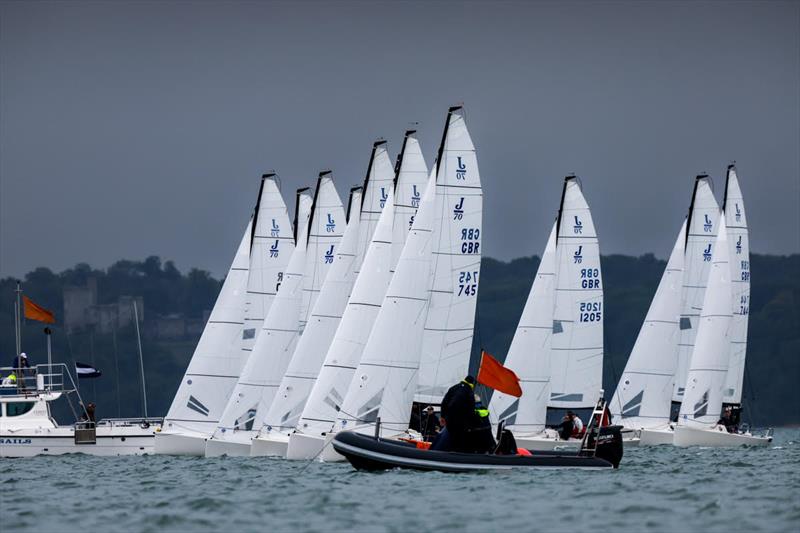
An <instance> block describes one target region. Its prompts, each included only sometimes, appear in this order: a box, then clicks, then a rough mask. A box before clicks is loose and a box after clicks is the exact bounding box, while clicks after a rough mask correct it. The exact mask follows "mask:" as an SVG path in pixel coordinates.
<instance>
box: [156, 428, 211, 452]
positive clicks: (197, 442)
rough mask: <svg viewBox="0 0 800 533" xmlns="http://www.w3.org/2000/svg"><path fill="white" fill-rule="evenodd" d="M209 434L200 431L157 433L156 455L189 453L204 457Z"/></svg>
mask: <svg viewBox="0 0 800 533" xmlns="http://www.w3.org/2000/svg"><path fill="white" fill-rule="evenodd" d="M207 440H208V436H206V435H201V434H200V433H195V434H191V433H166V432H163V431H162V432H161V433H156V438H155V453H156V455H189V456H194V457H203V456H204V455H205V453H206V441H207Z"/></svg>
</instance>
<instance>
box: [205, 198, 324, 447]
mask: <svg viewBox="0 0 800 533" xmlns="http://www.w3.org/2000/svg"><path fill="white" fill-rule="evenodd" d="M312 203H313V200H312V198H311V196H310V195H309V194H308V193H307V189H302V190H300V191H298V198H297V216H296V222H295V224H296V227H297V231H296V234H297V245H296V246H295V248H294V251H293V252H292V255H291V258H290V259H289V264H288V266H287V268H286V272H285V274H284V276H283V281H282V283H281V284H280V287H279V288H278V293H277V297H276V299H275V302H274V303H273V305H272V307H271V308H270V312H269V315H268V317H267V320H265V321H264V327H263V328H262V331H261V332H260V334H259V335H258V340H257V341H256V345H255V347H254V349H253V352H252V354H251V355H250V357H249V358H248V359H247V362H246V363H245V365H244V368H242V373H241V375H240V376H239V380H238V382H237V383H236V387H235V388H234V390H233V394H232V395H231V398H230V400H229V401H228V405H227V406H226V408H225V411H224V413H223V415H222V417H221V418H220V421H219V424H218V429H217V431H215V433H214V437H215V438H224V437H225V436H226V434H227V433H228V432H230V431H231V430H237V431H241V430H252V429H253V421H254V418H255V416H256V410H257V408H258V405H259V401H260V400H261V397H262V392H263V390H264V388H265V387H266V384H267V381H266V379H265V378H266V376H267V368H268V367H269V366H270V364H271V362H272V360H273V358H275V357H277V356H278V354H275V353H271V352H270V350H269V348H270V347H271V346H270V345H272V346H278V347H279V349H286V348H290V344H291V339H292V337H293V336H294V335H293V332H296V331H297V327H298V323H299V319H300V305H301V301H302V293H303V285H302V283H303V271H304V269H305V263H306V261H305V259H306V245H307V244H308V224H309V217H310V215H311V205H312ZM278 337H280V339H279V338H278Z"/></svg>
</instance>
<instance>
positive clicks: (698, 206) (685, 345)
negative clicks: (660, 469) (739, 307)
mask: <svg viewBox="0 0 800 533" xmlns="http://www.w3.org/2000/svg"><path fill="white" fill-rule="evenodd" d="M718 219H719V205H718V204H717V200H716V199H715V198H714V192H713V191H712V190H711V180H710V178H709V177H708V176H707V175H705V174H703V175H700V176H697V178H696V179H695V184H694V192H693V194H692V203H691V206H690V207H689V218H688V221H687V226H686V245H685V249H686V253H685V255H684V259H683V288H682V291H681V316H680V323H679V328H680V341H679V344H678V367H677V370H676V371H675V387H674V392H673V394H672V401H674V402H680V401H682V400H683V390H684V386H685V384H686V373H687V372H688V369H689V357H690V356H691V354H692V350H693V349H694V342H695V337H697V322H698V320H699V318H700V311H701V310H702V309H703V297H704V296H705V291H706V282H707V281H708V272H709V270H710V268H711V259H712V257H713V255H714V239H715V238H716V235H717V227H716V226H717V223H716V221H717V220H718Z"/></svg>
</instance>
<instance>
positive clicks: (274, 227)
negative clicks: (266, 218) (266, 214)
mask: <svg viewBox="0 0 800 533" xmlns="http://www.w3.org/2000/svg"><path fill="white" fill-rule="evenodd" d="M269 233H270V235H271V236H272V237H277V236H279V235H280V234H281V227H280V226H279V225H278V223H277V222H275V219H274V218H273V219H272V227H271V228H270V230H269Z"/></svg>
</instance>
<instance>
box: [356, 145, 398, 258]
mask: <svg viewBox="0 0 800 533" xmlns="http://www.w3.org/2000/svg"><path fill="white" fill-rule="evenodd" d="M392 189H394V167H393V166H392V161H391V159H389V152H388V151H387V148H386V141H376V142H375V144H374V145H373V146H372V155H371V156H370V158H369V165H368V166H367V177H366V179H365V180H364V200H363V203H362V204H361V231H360V232H359V235H358V247H357V249H356V266H357V267H358V269H357V270H356V274H358V273H359V272H360V270H361V269H360V267H361V265H362V264H363V262H364V256H365V255H366V253H367V249H368V248H369V245H370V241H371V240H372V234H373V233H374V232H375V226H377V224H378V219H379V218H380V216H381V212H382V211H383V207H384V205H386V198H388V195H389V191H391V190H392Z"/></svg>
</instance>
